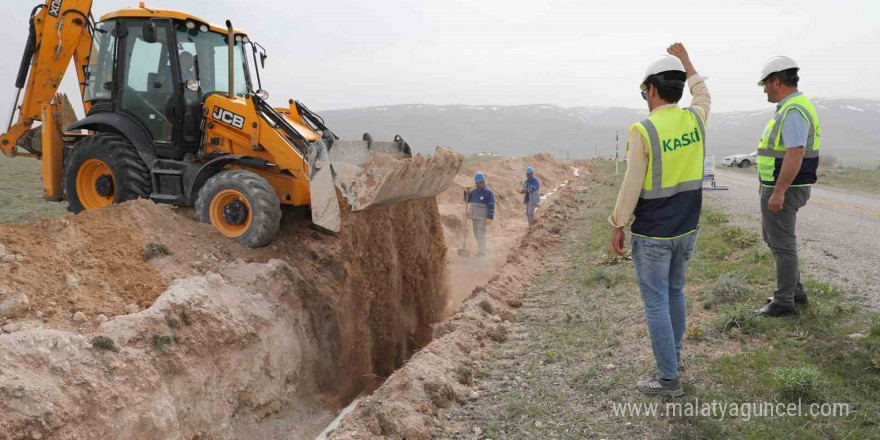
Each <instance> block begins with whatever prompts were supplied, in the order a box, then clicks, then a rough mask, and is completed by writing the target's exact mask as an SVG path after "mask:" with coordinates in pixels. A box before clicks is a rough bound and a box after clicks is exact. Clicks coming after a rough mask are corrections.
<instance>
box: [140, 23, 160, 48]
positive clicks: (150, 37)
mask: <svg viewBox="0 0 880 440" xmlns="http://www.w3.org/2000/svg"><path fill="white" fill-rule="evenodd" d="M143 32H144V41H145V42H147V43H150V44H152V43H155V42H157V41H159V37H158V31H157V30H156V23H153V22H152V21H147V22H144V30H143Z"/></svg>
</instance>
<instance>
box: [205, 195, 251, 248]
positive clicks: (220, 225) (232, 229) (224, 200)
mask: <svg viewBox="0 0 880 440" xmlns="http://www.w3.org/2000/svg"><path fill="white" fill-rule="evenodd" d="M242 207H243V208H244V211H243V212H242ZM208 212H209V215H210V217H211V224H212V225H214V227H215V228H217V230H218V231H220V232H221V233H222V234H223V235H225V236H227V237H232V238H235V237H239V236H241V235H242V234H244V233H245V231H247V230H248V228H249V227H250V226H251V219H252V218H253V216H252V215H251V212H252V211H251V205H250V203H248V200H247V197H245V196H244V195H243V194H242V193H241V192H239V191H238V190H234V189H224V190H222V191H220V192H218V193H217V194H216V195H215V196H214V198H213V199H211V205H210V206H209V207H208Z"/></svg>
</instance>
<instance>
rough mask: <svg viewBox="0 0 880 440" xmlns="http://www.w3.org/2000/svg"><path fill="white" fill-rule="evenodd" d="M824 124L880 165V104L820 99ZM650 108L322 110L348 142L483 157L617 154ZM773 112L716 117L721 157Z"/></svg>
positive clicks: (844, 153) (742, 147)
mask: <svg viewBox="0 0 880 440" xmlns="http://www.w3.org/2000/svg"><path fill="white" fill-rule="evenodd" d="M813 102H814V104H815V105H816V107H817V111H818V112H819V116H820V118H821V121H822V135H823V136H822V151H823V152H827V154H833V155H835V156H837V157H839V158H841V159H845V158H849V159H850V160H851V161H855V160H868V161H871V160H880V100H864V99H828V98H819V99H814V100H813ZM646 114H647V111H646V110H637V109H630V108H623V107H560V106H556V105H550V104H543V105H522V106H490V105H484V106H471V105H446V106H440V105H428V104H409V105H394V106H386V107H362V108H353V109H346V110H331V111H323V112H321V116H323V117H324V119H325V120H326V122H327V126H328V127H330V128H331V129H332V130H333V131H334V132H336V133H337V134H338V135H340V136H341V137H345V138H357V139H359V138H360V137H361V135H362V134H363V133H364V132H370V134H371V135H372V136H373V138H374V139H376V140H380V139H388V140H390V139H391V138H392V137H393V136H394V135H395V134H400V135H401V136H403V138H404V139H406V140H407V142H409V144H410V145H411V146H412V147H413V148H414V149H415V150H416V151H417V152H421V153H429V152H431V151H433V149H434V147H435V146H437V145H446V146H450V147H453V148H455V149H457V150H459V151H462V152H464V153H477V152H483V151H489V152H495V153H498V154H501V155H504V156H520V155H525V154H532V153H535V152H551V153H554V154H555V155H556V156H557V157H559V158H565V157H566V155H567V154H568V155H570V157H571V158H584V157H593V156H594V155H595V154H596V153H597V152H598V154H599V155H604V156H610V155H613V154H614V137H615V131H619V133H620V151H621V155H622V154H623V151H624V149H625V148H626V132H627V129H628V127H629V125H630V124H631V123H633V122H634V121H638V120H641V119H644V118H645V116H646ZM771 115H772V109H771V108H767V109H765V110H760V111H745V112H742V111H740V112H727V113H713V114H712V115H711V116H710V118H709V128H708V130H709V134H708V136H707V139H708V141H709V150H710V151H711V152H714V153H715V154H716V156H717V157H720V156H723V155H727V154H732V153H748V152H751V151H753V150H754V149H755V148H756V146H757V144H758V137H759V136H760V133H761V130H762V129H763V128H764V125H765V124H766V123H767V120H769V118H770V117H771Z"/></svg>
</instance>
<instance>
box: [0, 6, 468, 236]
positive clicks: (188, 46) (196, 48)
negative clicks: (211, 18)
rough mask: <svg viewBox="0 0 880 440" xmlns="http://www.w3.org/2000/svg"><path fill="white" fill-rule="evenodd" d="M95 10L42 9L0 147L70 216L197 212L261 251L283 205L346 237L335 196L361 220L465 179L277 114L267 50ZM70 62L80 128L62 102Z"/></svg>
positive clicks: (289, 113) (173, 22) (190, 27)
mask: <svg viewBox="0 0 880 440" xmlns="http://www.w3.org/2000/svg"><path fill="white" fill-rule="evenodd" d="M91 7H92V0H47V1H46V2H45V4H41V5H37V6H36V7H35V8H34V9H33V11H32V12H31V16H30V31H29V35H28V40H27V44H26V46H25V50H24V54H23V56H22V59H21V66H20V68H19V72H18V77H17V78H16V83H15V86H16V88H18V94H17V95H16V100H15V104H14V105H13V111H12V117H10V121H9V128H8V130H7V132H6V133H4V134H3V135H2V136H0V149H2V151H3V153H4V154H6V155H7V156H28V157H35V158H38V159H40V160H42V168H41V170H42V171H41V172H42V178H43V187H44V188H43V190H44V197H45V198H47V199H52V200H66V202H67V204H68V210H69V211H71V212H73V213H78V212H80V211H83V210H86V209H97V208H101V207H104V206H107V205H110V204H113V203H121V202H124V201H127V200H132V199H135V198H139V197H143V198H149V199H152V200H153V201H155V202H160V203H170V204H176V205H184V206H193V205H194V206H195V211H196V218H197V219H198V220H200V221H204V222H210V223H211V224H213V225H214V226H215V227H216V228H217V229H218V230H219V231H220V232H222V233H223V234H224V235H226V236H228V237H230V238H232V239H234V240H235V241H237V242H239V243H242V244H244V245H247V246H251V247H259V246H264V245H266V244H268V243H270V242H271V241H272V240H273V238H274V236H275V233H276V232H277V230H278V227H279V222H280V219H281V205H293V206H299V205H311V211H312V219H313V222H314V223H315V224H317V225H319V226H321V227H324V228H326V229H329V230H331V231H334V232H338V231H339V228H340V211H339V206H340V203H339V200H338V199H337V190H338V191H339V192H340V193H341V194H342V196H343V197H345V198H346V200H347V202H348V205H349V206H350V207H351V209H352V210H361V209H366V208H370V207H373V206H376V205H381V204H386V203H397V202H401V201H406V200H411V199H417V198H423V197H430V196H433V195H436V194H439V193H440V192H442V191H444V190H445V189H446V188H447V187H448V186H449V185H450V183H451V182H452V179H453V178H454V177H455V174H456V173H457V172H458V167H459V166H460V165H461V159H460V158H459V157H456V158H455V159H454V160H449V158H448V157H447V158H446V159H442V158H438V157H437V156H434V157H431V158H428V159H427V160H426V161H424V162H422V163H421V164H420V165H419V168H418V169H406V168H407V166H408V165H407V162H406V161H409V162H410V163H411V162H412V159H408V158H411V157H412V153H411V151H410V147H409V146H408V145H407V143H406V142H404V141H403V139H401V138H400V136H397V137H395V139H394V141H393V142H374V141H373V140H372V139H371V138H370V136H369V135H368V134H365V135H364V139H363V140H361V141H345V140H340V139H338V138H337V136H336V135H334V134H333V132H332V131H330V129H328V128H327V127H326V126H325V125H324V121H323V119H322V118H321V117H319V116H318V115H316V114H315V113H313V112H311V111H310V110H309V109H308V108H307V107H306V106H304V105H302V104H301V103H299V102H296V101H294V100H290V101H289V106H288V107H285V108H279V109H276V108H273V107H272V106H270V105H269V104H268V103H267V102H266V100H267V98H268V94H267V93H266V92H265V91H264V90H263V89H262V87H261V84H260V82H261V80H260V69H261V68H265V60H266V56H267V55H266V51H265V49H264V48H263V47H262V46H261V45H259V44H257V43H255V42H252V41H251V40H250V39H249V37H248V36H247V34H245V33H244V32H242V31H238V30H235V29H233V27H232V24H231V23H230V22H229V21H226V26H225V27H219V26H215V25H211V24H209V23H208V22H206V21H205V20H202V19H200V18H198V17H196V16H193V15H190V14H186V13H182V12H178V11H170V10H156V9H149V8H147V7H146V6H144V4H143V3H140V6H139V7H137V8H131V9H122V10H118V11H115V12H111V13H108V14H106V15H104V16H103V17H101V18H100V20H98V21H97V22H96V21H95V20H94V18H93V16H92V14H91ZM71 61H72V62H73V63H74V65H75V67H76V73H77V77H78V80H79V88H80V93H81V94H82V100H83V105H84V110H85V113H86V116H85V118H83V119H80V120H76V118H75V116H74V112H73V108H72V105H71V104H70V102H69V101H68V100H67V99H66V97H64V96H63V95H60V94H58V87H59V85H60V84H61V80H62V78H63V76H64V73H65V71H66V69H67V67H68V66H69V64H70V62H71ZM251 62H252V63H253V64H250V63H251ZM252 72H253V73H255V76H256V80H257V87H255V86H254V84H253V82H252V78H251V76H252ZM22 90H24V95H23V96H21V92H22ZM19 103H20V104H19ZM16 112H17V113H18V118H17V119H16V118H15V116H16ZM36 121H41V124H40V125H35V122H36ZM377 153H388V154H392V155H395V156H397V157H398V158H403V159H404V163H403V165H402V166H403V168H404V169H402V170H401V169H399V168H398V169H395V170H384V169H382V168H381V166H378V165H377V166H373V167H370V168H369V169H362V168H361V167H360V165H362V164H363V163H364V162H366V161H367V160H368V159H369V158H371V157H372V156H373V155H375V154H377ZM434 159H436V160H434ZM396 163H397V164H398V165H400V162H399V161H397V162H396Z"/></svg>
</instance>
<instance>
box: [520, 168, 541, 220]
mask: <svg viewBox="0 0 880 440" xmlns="http://www.w3.org/2000/svg"><path fill="white" fill-rule="evenodd" d="M519 192H520V194H524V196H523V205H526V219H528V221H529V226H532V225H533V224H535V210H536V209H538V204H539V203H541V183H540V182H538V179H537V178H535V170H534V169H532V167H527V168H526V180H525V181H524V182H523V187H522V189H520V190H519Z"/></svg>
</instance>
